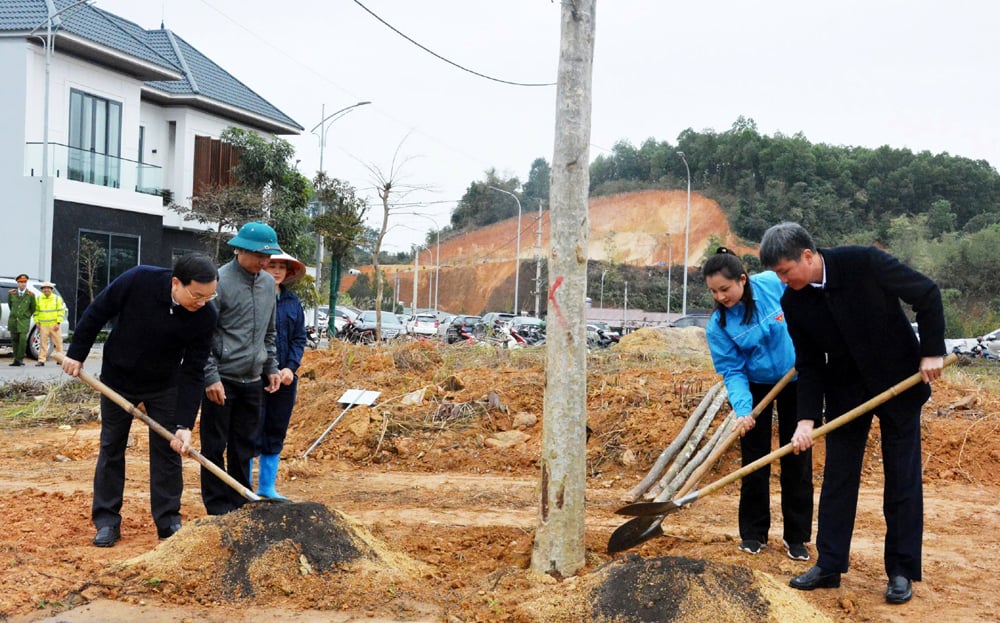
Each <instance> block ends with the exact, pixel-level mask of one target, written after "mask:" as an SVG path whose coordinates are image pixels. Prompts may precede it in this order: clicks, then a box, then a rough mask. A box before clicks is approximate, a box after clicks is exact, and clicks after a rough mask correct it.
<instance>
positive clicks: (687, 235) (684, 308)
mask: <svg viewBox="0 0 1000 623" xmlns="http://www.w3.org/2000/svg"><path fill="white" fill-rule="evenodd" d="M677 155H678V156H680V157H681V160H683V161H684V169H685V170H687V174H688V201H687V217H686V218H685V220H684V295H683V296H682V297H681V315H682V316H686V315H687V313H688V255H689V254H690V252H689V251H688V243H689V241H690V239H691V167H689V166H688V161H687V158H685V157H684V152H683V151H679V152H677Z"/></svg>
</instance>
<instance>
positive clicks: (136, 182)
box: [24, 143, 163, 195]
mask: <svg viewBox="0 0 1000 623" xmlns="http://www.w3.org/2000/svg"><path fill="white" fill-rule="evenodd" d="M43 148H44V146H43V145H42V143H26V144H25V146H24V174H25V175H26V176H27V177H41V175H42V150H43ZM49 175H50V176H52V177H63V178H66V179H69V180H74V181H77V182H86V183H87V184H96V185H98V186H108V187H110V188H132V189H135V192H139V193H146V194H149V195H159V194H160V189H162V188H163V168H162V167H158V166H156V165H152V164H145V163H142V162H136V161H135V160H128V159H127V158H119V157H117V156H109V155H107V154H98V153H95V152H92V151H89V150H86V149H79V148H77V147H70V146H69V145H63V144H61V143H49Z"/></svg>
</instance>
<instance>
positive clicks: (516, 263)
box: [490, 186, 521, 316]
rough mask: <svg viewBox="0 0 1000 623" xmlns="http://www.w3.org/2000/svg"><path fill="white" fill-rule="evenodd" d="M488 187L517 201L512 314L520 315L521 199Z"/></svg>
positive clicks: (502, 190)
mask: <svg viewBox="0 0 1000 623" xmlns="http://www.w3.org/2000/svg"><path fill="white" fill-rule="evenodd" d="M490 188H492V189H493V190H495V191H497V192H501V193H503V194H505V195H510V196H511V197H513V198H514V201H516V202H517V252H516V253H517V255H516V257H515V258H514V315H515V316H520V315H521V310H520V308H519V307H518V306H517V290H518V278H519V277H520V276H521V200H520V199H518V198H517V195H515V194H514V193H512V192H510V191H507V190H504V189H502V188H497V187H496V186H490Z"/></svg>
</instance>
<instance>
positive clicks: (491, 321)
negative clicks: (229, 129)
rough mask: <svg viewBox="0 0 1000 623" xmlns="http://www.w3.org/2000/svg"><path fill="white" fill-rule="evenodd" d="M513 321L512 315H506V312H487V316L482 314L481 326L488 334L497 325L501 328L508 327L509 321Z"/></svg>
mask: <svg viewBox="0 0 1000 623" xmlns="http://www.w3.org/2000/svg"><path fill="white" fill-rule="evenodd" d="M513 319H514V314H508V313H506V312H489V313H487V314H483V326H485V327H486V331H487V332H490V331H491V330H492V329H493V327H494V326H495V325H497V324H499V325H500V326H502V327H507V326H509V325H510V321H511V320H513Z"/></svg>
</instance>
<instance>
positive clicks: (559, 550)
mask: <svg viewBox="0 0 1000 623" xmlns="http://www.w3.org/2000/svg"><path fill="white" fill-rule="evenodd" d="M595 9H596V0H568V1H566V2H563V3H562V20H561V21H562V27H561V43H560V53H559V76H558V87H557V91H556V127H555V152H554V155H553V158H552V186H551V189H550V195H549V205H550V206H551V226H552V233H551V240H552V242H551V247H550V250H549V275H550V281H549V283H550V284H551V285H550V286H549V294H548V296H549V304H548V315H547V317H546V321H547V337H546V343H547V348H546V371H547V373H546V375H545V376H546V382H545V414H544V418H543V426H542V456H541V466H542V473H541V487H540V491H541V499H540V501H539V502H540V504H539V513H538V526H537V529H536V531H535V542H534V546H533V549H532V553H531V568H532V570H533V571H535V572H536V573H548V574H551V575H553V576H555V577H557V578H561V577H567V576H571V575H574V574H575V573H576V572H577V571H579V570H580V569H581V568H582V567H583V566H584V564H585V562H586V548H585V540H584V516H585V510H586V509H585V496H584V493H585V491H586V487H587V434H586V429H587V333H586V317H585V313H586V310H585V307H584V298H585V297H586V293H587V247H588V239H589V231H590V222H589V220H588V217H587V197H588V192H589V186H590V174H589V164H590V147H589V146H590V114H591V79H592V69H593V59H594V20H595Z"/></svg>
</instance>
